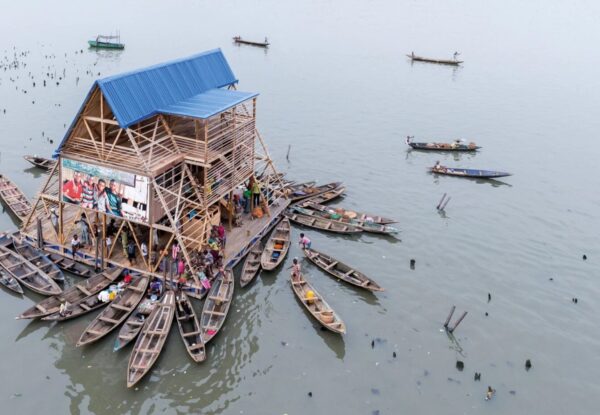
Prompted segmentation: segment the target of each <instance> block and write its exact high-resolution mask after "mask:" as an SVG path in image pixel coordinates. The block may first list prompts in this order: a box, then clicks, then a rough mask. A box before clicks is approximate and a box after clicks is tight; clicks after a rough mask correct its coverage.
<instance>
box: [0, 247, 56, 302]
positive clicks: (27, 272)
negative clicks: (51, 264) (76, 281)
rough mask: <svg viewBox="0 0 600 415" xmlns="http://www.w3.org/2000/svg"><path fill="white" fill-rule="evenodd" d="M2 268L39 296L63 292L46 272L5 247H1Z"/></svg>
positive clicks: (0, 262)
mask: <svg viewBox="0 0 600 415" xmlns="http://www.w3.org/2000/svg"><path fill="white" fill-rule="evenodd" d="M0 266H1V267H2V268H4V270H5V271H7V272H8V273H9V274H10V275H12V276H13V277H15V278H16V279H17V280H19V282H20V283H21V284H23V285H24V286H25V287H27V288H29V289H30V290H31V291H35V292H36V293H38V294H42V295H57V294H60V293H61V292H62V290H61V289H60V287H59V286H58V284H56V282H54V281H53V280H52V278H50V276H48V275H47V274H46V273H45V272H44V271H42V270H40V269H39V268H37V267H36V266H35V265H33V264H32V263H31V262H29V261H27V259H25V258H23V256H21V255H19V254H17V253H16V252H13V251H11V250H10V249H8V248H7V247H4V246H0Z"/></svg>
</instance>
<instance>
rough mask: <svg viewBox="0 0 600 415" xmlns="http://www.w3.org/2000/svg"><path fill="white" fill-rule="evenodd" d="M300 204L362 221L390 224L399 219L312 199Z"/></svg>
mask: <svg viewBox="0 0 600 415" xmlns="http://www.w3.org/2000/svg"><path fill="white" fill-rule="evenodd" d="M298 206H300V207H303V208H308V209H312V210H317V211H319V212H330V211H334V212H335V213H337V214H339V215H340V216H342V217H343V218H348V219H356V220H358V221H362V222H369V221H370V222H373V223H378V224H380V225H389V224H391V223H397V222H398V221H397V220H395V219H390V218H385V217H383V216H379V215H372V214H370V213H362V212H356V211H353V210H349V209H344V208H341V207H335V208H334V207H330V206H327V205H322V204H319V203H315V202H313V201H311V200H310V199H308V200H306V201H304V202H302V203H300V204H298Z"/></svg>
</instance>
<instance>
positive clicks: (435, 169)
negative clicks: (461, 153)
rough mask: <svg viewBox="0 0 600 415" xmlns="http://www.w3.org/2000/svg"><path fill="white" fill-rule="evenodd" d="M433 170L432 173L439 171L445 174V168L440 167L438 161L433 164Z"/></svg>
mask: <svg viewBox="0 0 600 415" xmlns="http://www.w3.org/2000/svg"><path fill="white" fill-rule="evenodd" d="M433 170H434V171H441V172H445V171H446V167H444V166H442V164H441V163H440V161H439V160H438V161H436V162H435V166H433Z"/></svg>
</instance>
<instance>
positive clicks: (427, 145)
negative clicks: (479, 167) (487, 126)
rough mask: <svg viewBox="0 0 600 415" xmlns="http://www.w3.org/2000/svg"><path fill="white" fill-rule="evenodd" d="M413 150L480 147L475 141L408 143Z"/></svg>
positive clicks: (458, 149) (471, 149) (469, 149)
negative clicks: (465, 142)
mask: <svg viewBox="0 0 600 415" xmlns="http://www.w3.org/2000/svg"><path fill="white" fill-rule="evenodd" d="M408 145H409V146H411V147H412V148H414V149H415V150H429V151H477V150H479V149H480V148H481V147H479V146H478V145H476V144H475V143H469V144H456V143H451V144H449V143H408Z"/></svg>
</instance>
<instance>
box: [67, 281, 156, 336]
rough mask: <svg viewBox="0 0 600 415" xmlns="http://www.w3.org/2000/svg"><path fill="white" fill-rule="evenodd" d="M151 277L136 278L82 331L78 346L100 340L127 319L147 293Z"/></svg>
mask: <svg viewBox="0 0 600 415" xmlns="http://www.w3.org/2000/svg"><path fill="white" fill-rule="evenodd" d="M149 281H150V278H149V277H146V276H140V277H137V278H134V279H133V280H132V281H131V283H129V284H128V285H127V286H126V287H125V289H124V290H123V292H121V293H120V294H119V295H117V297H116V298H115V299H114V300H113V301H112V302H111V303H110V304H109V305H108V307H106V308H105V309H104V310H102V312H101V313H100V314H98V316H97V317H96V318H95V319H94V320H92V322H91V323H90V324H89V325H88V326H87V327H86V329H85V330H84V331H83V333H81V337H80V338H79V341H78V342H77V347H80V346H85V345H86V344H90V343H93V342H95V341H98V340H100V339H101V338H103V337H104V336H106V335H107V334H108V333H110V332H111V331H113V330H114V329H115V328H116V327H118V326H119V325H120V324H121V323H122V322H124V321H125V319H127V317H128V316H129V314H131V312H132V311H133V310H134V309H135V308H136V307H137V305H138V304H139V303H140V301H142V299H143V298H144V296H145V295H146V288H148V282H149Z"/></svg>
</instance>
